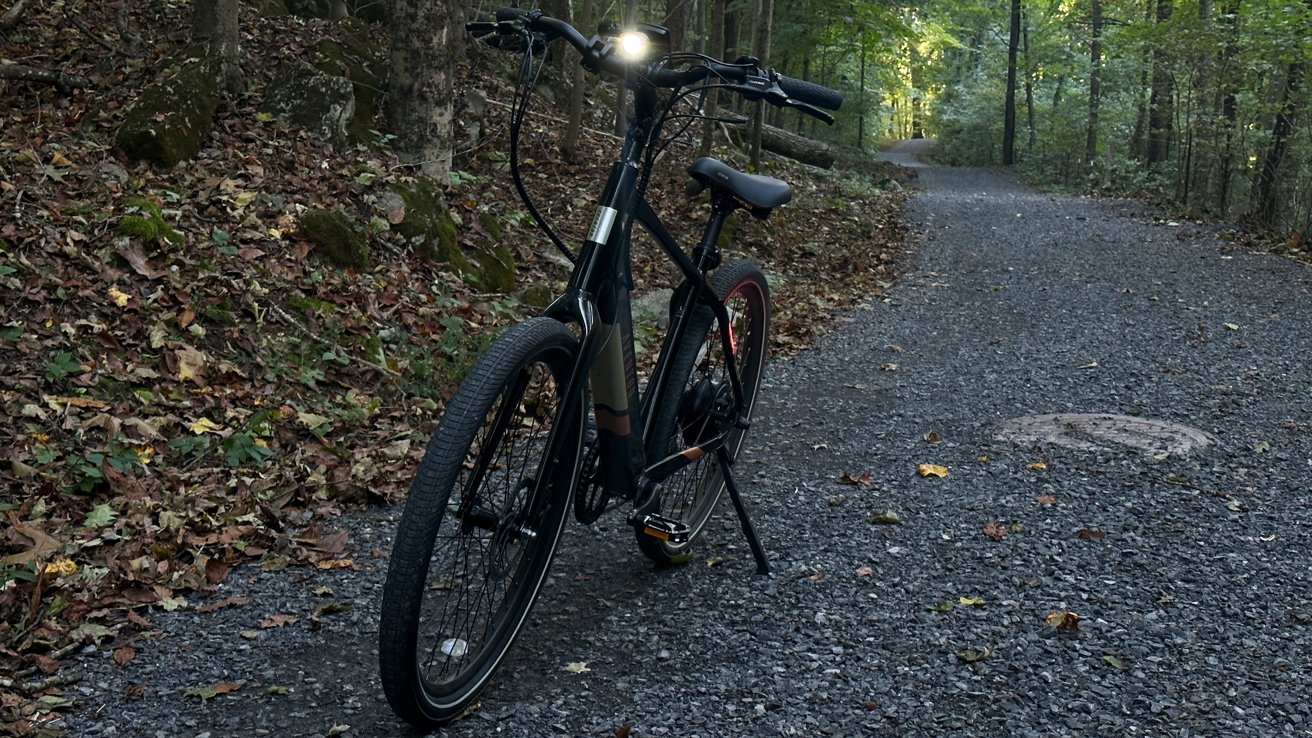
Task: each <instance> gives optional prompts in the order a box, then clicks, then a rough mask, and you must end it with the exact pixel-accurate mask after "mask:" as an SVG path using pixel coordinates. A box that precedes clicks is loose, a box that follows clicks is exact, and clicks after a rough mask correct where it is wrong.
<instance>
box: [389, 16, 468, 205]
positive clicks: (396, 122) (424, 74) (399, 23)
mask: <svg viewBox="0 0 1312 738" xmlns="http://www.w3.org/2000/svg"><path fill="white" fill-rule="evenodd" d="M450 2H451V0H392V8H391V12H390V13H389V14H388V27H389V30H390V31H391V37H392V47H391V60H390V61H391V64H390V68H391V79H390V83H389V93H390V94H389V97H388V106H389V107H388V121H389V123H390V124H391V130H392V133H393V134H394V135H395V136H396V150H397V154H398V155H399V156H400V157H401V160H402V161H404V162H406V163H409V164H412V165H415V166H417V167H419V169H420V171H422V172H423V173H424V174H425V175H427V176H429V177H432V178H433V179H436V180H438V181H439V182H443V183H445V182H446V181H447V180H449V179H450V175H451V116H452V109H451V96H452V95H451V83H452V77H453V76H454V73H455V56H454V54H453V53H452V48H451V45H450V44H449V43H448V39H449V38H450V35H451V29H450V28H449V27H448V19H449V18H450V15H451V14H450V12H449V11H450V8H449V4H450Z"/></svg>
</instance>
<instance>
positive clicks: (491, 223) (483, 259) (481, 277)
mask: <svg viewBox="0 0 1312 738" xmlns="http://www.w3.org/2000/svg"><path fill="white" fill-rule="evenodd" d="M478 222H479V224H480V225H481V226H483V227H482V228H480V229H479V235H478V236H476V237H475V238H474V261H475V262H476V263H477V264H478V269H477V270H475V271H474V272H472V273H470V274H468V275H466V277H465V282H467V283H468V284H469V285H470V286H471V287H473V288H474V289H477V290H480V291H482V292H496V293H498V294H503V295H504V294H509V293H510V292H511V291H512V290H514V289H515V281H516V279H518V277H519V269H518V266H517V265H516V264H515V254H514V252H512V251H511V250H510V246H508V245H507V244H506V242H505V241H503V240H501V225H500V224H499V223H498V222H497V219H496V217H495V216H494V215H492V214H491V213H479V214H478Z"/></svg>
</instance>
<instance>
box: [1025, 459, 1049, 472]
mask: <svg viewBox="0 0 1312 738" xmlns="http://www.w3.org/2000/svg"><path fill="white" fill-rule="evenodd" d="M1025 468H1026V469H1029V470H1030V471H1047V470H1048V465H1047V464H1045V463H1043V462H1042V461H1036V462H1034V463H1033V464H1026V465H1025Z"/></svg>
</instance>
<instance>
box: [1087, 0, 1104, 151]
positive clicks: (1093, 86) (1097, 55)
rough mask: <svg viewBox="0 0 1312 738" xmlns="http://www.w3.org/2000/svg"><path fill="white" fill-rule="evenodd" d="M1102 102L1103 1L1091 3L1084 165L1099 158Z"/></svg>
mask: <svg viewBox="0 0 1312 738" xmlns="http://www.w3.org/2000/svg"><path fill="white" fill-rule="evenodd" d="M1101 101H1102V0H1090V1H1089V125H1088V130H1087V131H1086V132H1085V136H1084V164H1085V166H1089V167H1092V166H1093V163H1094V161H1095V160H1097V158H1098V113H1099V112H1100V111H1099V110H1098V106H1099V104H1100V103H1101Z"/></svg>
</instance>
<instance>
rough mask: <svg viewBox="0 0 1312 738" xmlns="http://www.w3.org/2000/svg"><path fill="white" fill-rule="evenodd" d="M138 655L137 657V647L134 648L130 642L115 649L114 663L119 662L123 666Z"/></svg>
mask: <svg viewBox="0 0 1312 738" xmlns="http://www.w3.org/2000/svg"><path fill="white" fill-rule="evenodd" d="M136 657H137V649H135V648H133V647H132V644H130V643H128V644H124V645H122V646H119V647H118V648H116V649H114V663H116V664H118V665H119V666H123V665H124V664H126V663H127V662H129V661H131V660H132V659H135V658H136Z"/></svg>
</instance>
